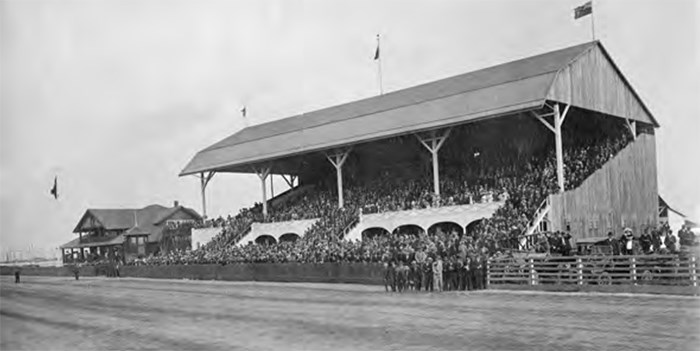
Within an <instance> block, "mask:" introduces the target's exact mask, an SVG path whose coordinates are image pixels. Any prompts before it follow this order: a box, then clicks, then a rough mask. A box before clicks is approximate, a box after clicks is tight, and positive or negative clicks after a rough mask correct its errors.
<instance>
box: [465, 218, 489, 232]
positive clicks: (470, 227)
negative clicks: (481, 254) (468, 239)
mask: <svg viewBox="0 0 700 351" xmlns="http://www.w3.org/2000/svg"><path fill="white" fill-rule="evenodd" d="M483 220H484V219H483V218H482V219H477V220H474V221H471V222H469V224H467V226H466V227H465V229H466V230H465V232H464V233H465V234H466V235H467V236H474V234H475V233H476V231H477V230H478V229H479V225H481V223H482V221H483Z"/></svg>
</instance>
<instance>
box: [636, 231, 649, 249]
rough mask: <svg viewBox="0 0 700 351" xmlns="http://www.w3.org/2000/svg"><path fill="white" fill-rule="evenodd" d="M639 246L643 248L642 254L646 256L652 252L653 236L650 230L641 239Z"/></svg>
mask: <svg viewBox="0 0 700 351" xmlns="http://www.w3.org/2000/svg"><path fill="white" fill-rule="evenodd" d="M639 245H640V246H641V247H642V252H643V253H644V254H649V253H650V252H651V235H649V230H648V229H647V230H645V231H644V234H642V236H640V237H639Z"/></svg>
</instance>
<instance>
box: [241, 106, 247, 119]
mask: <svg viewBox="0 0 700 351" xmlns="http://www.w3.org/2000/svg"><path fill="white" fill-rule="evenodd" d="M241 115H243V118H245V116H246V109H245V106H243V108H242V109H241Z"/></svg>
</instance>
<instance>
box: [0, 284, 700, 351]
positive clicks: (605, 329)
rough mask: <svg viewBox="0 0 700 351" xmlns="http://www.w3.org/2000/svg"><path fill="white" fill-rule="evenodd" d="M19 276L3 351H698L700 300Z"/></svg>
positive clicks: (4, 293) (1, 322)
mask: <svg viewBox="0 0 700 351" xmlns="http://www.w3.org/2000/svg"><path fill="white" fill-rule="evenodd" d="M22 278H23V282H22V283H21V284H18V285H15V284H14V283H13V282H12V280H11V277H8V276H4V277H2V278H1V280H0V282H1V285H0V298H1V299H0V327H1V328H0V329H1V338H2V340H0V349H2V350H125V349H129V350H134V349H151V350H436V349H445V350H532V349H538V350H620V349H627V350H698V349H700V333H698V332H699V331H700V313H699V311H700V299H698V298H694V297H678V296H651V295H610V294H576V293H528V292H494V291H479V292H467V293H464V292H459V293H442V294H436V293H433V294H425V293H420V294H415V293H407V294H403V295H399V294H386V293H384V292H383V290H381V288H378V287H375V286H362V285H341V284H292V283H253V282H250V283H231V282H213V281H180V280H150V279H107V278H102V277H98V278H84V279H81V280H80V281H75V280H71V279H70V278H64V277H58V278H57V277H28V276H27V277H22Z"/></svg>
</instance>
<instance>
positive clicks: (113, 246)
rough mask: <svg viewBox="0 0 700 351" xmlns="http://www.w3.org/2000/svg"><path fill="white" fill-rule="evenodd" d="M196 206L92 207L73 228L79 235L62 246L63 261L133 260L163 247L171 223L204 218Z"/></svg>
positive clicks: (156, 251) (177, 204)
mask: <svg viewBox="0 0 700 351" xmlns="http://www.w3.org/2000/svg"><path fill="white" fill-rule="evenodd" d="M201 219H202V217H201V216H200V215H199V214H198V213H197V212H196V211H194V210H192V209H190V208H187V207H184V206H180V204H179V203H178V202H177V201H175V202H174V204H173V207H165V206H161V205H150V206H146V207H144V208H141V209H88V210H86V211H85V213H84V214H83V216H82V217H81V218H80V220H79V221H78V224H77V225H76V226H75V229H73V233H76V234H78V237H77V238H75V239H73V240H71V241H70V242H68V243H66V244H64V245H62V246H61V250H62V253H63V262H64V263H70V262H83V261H94V260H100V259H112V258H118V259H121V260H129V259H133V258H136V257H145V256H149V255H152V254H154V253H158V252H160V251H161V247H162V242H163V234H164V232H165V231H166V229H167V228H168V227H169V226H170V227H172V226H173V225H176V224H180V223H183V222H195V221H200V220H201Z"/></svg>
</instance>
